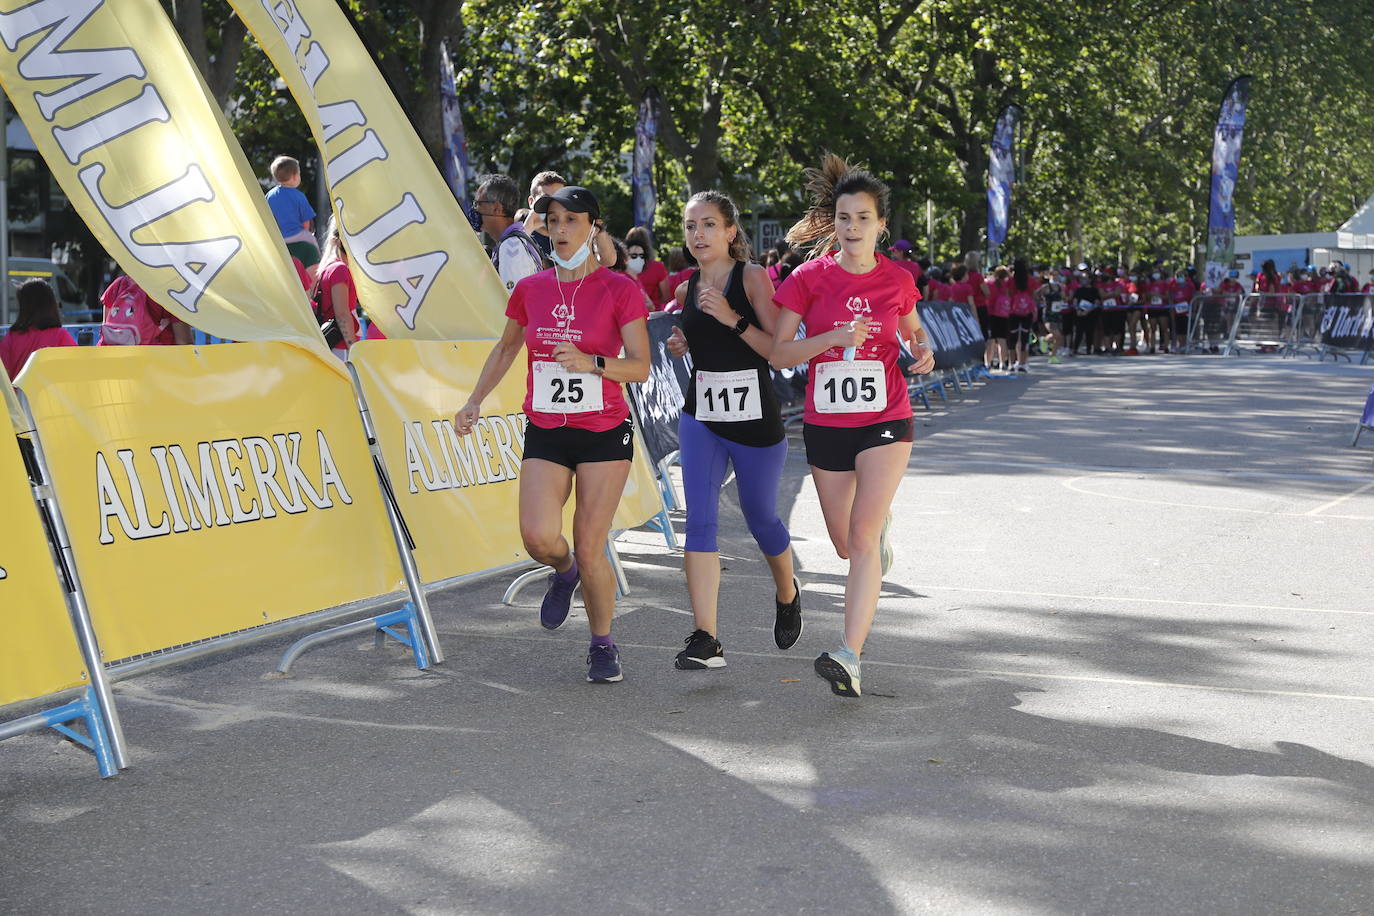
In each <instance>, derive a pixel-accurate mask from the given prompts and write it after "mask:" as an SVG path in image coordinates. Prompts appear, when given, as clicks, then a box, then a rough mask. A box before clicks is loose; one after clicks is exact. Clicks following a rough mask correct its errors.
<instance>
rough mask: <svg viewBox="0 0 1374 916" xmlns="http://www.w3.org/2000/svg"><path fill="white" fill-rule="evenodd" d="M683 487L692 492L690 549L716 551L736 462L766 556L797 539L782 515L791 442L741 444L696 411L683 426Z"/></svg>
mask: <svg viewBox="0 0 1374 916" xmlns="http://www.w3.org/2000/svg"><path fill="white" fill-rule="evenodd" d="M678 448H679V449H680V453H681V457H680V460H681V462H682V485H683V489H685V490H686V491H687V547H686V549H687V550H690V551H693V552H695V553H714V552H715V551H716V529H717V518H718V517H719V515H720V488H721V485H722V484H723V483H724V482H725V471H726V468H727V467H728V466H729V465H730V464H731V463H732V462H733V463H734V465H735V489H736V490H737V491H738V492H739V504H740V508H741V509H743V510H744V521H745V523H746V524H747V525H748V526H749V533H750V534H752V535H753V536H754V540H755V541H757V542H758V545H759V549H760V550H762V551H763V555H764V556H766V557H775V556H777V555H778V554H780V553H782V552H783V551H784V550H786V549H787V546H788V545H789V544H791V543H792V538H791V536H790V535H789V534H788V533H787V526H786V525H784V524H783V523H782V519H780V518H778V483H779V481H780V480H781V479H782V466H783V463H784V462H785V461H786V460H787V440H786V439H783V440H782V441H781V442H779V443H777V444H776V445H768V446H764V447H763V448H758V447H756V446H750V445H740V444H739V443H738V442H731V441H730V440H729V439H724V438H722V437H720V436H717V435H716V434H715V433H713V432H711V431H710V430H709V429H707V428H706V425H705V424H704V423H702V422H701V421H700V420H698V419H697V418H696V417H694V416H692V415H691V414H687V413H684V414H683V415H682V420H681V421H680V422H679V424H678Z"/></svg>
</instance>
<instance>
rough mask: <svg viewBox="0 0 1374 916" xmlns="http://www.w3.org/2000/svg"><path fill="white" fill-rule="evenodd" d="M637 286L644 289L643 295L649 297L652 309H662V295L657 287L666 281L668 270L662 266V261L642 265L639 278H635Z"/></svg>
mask: <svg viewBox="0 0 1374 916" xmlns="http://www.w3.org/2000/svg"><path fill="white" fill-rule="evenodd" d="M635 279H636V280H638V281H639V285H640V286H642V287H644V295H646V296H648V297H649V301H650V302H652V303H653V304H654V308H660V309H661V308H663V293H662V292H661V291H660V290H659V288H658V285H659V284H660V283H662V282H663V281H664V280H666V279H668V268H667V267H664V266H663V262H662V261H650V262H649V263H648V264H645V265H644V269H643V270H642V271H640V273H639V276H637V277H635Z"/></svg>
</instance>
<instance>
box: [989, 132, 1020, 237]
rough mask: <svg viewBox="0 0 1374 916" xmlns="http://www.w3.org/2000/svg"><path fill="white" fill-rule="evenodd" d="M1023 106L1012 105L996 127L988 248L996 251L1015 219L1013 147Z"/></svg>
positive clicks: (990, 156) (990, 186)
mask: <svg viewBox="0 0 1374 916" xmlns="http://www.w3.org/2000/svg"><path fill="white" fill-rule="evenodd" d="M1020 120H1021V109H1020V107H1019V106H1017V105H1008V106H1007V107H1006V108H1003V109H1002V114H1001V115H1000V116H999V117H998V118H997V126H996V127H994V128H993V131H992V150H991V152H990V153H989V155H988V250H989V251H994V252H995V251H996V250H997V249H998V248H1000V247H1001V246H1002V243H1003V242H1005V241H1006V240H1007V227H1008V225H1010V223H1011V186H1012V182H1013V181H1015V177H1016V159H1015V156H1014V152H1013V150H1012V143H1013V138H1014V137H1015V136H1016V124H1017V122H1018V121H1020Z"/></svg>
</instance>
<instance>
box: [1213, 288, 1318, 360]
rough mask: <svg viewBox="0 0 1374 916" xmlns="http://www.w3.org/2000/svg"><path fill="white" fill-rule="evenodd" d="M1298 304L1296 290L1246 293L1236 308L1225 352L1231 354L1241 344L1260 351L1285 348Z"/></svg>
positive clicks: (1276, 350)
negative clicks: (1293, 291)
mask: <svg viewBox="0 0 1374 916" xmlns="http://www.w3.org/2000/svg"><path fill="white" fill-rule="evenodd" d="M1299 305H1300V299H1299V297H1298V296H1297V295H1296V294H1295V293H1249V294H1247V295H1246V296H1245V298H1244V299H1243V300H1242V301H1241V305H1240V308H1238V309H1236V314H1235V318H1234V320H1233V321H1232V322H1231V333H1230V334H1229V335H1228V336H1227V338H1226V349H1225V350H1224V351H1223V352H1224V353H1225V354H1226V355H1228V356H1229V355H1231V354H1233V353H1237V352H1239V350H1240V345H1241V344H1248V345H1249V346H1250V347H1251V348H1253V349H1255V350H1258V351H1260V352H1264V351H1266V350H1267V351H1269V352H1278V351H1279V350H1280V349H1283V350H1285V351H1286V350H1287V348H1288V347H1289V342H1290V341H1291V339H1292V331H1293V327H1294V320H1295V318H1296V313H1297V309H1298V306H1299Z"/></svg>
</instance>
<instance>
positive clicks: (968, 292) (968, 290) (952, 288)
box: [945, 280, 973, 302]
mask: <svg viewBox="0 0 1374 916" xmlns="http://www.w3.org/2000/svg"><path fill="white" fill-rule="evenodd" d="M972 295H973V287H972V286H969V284H968V281H967V280H959V281H957V282H954V283H948V284H946V285H945V298H946V299H948V300H949V301H950V302H968V301H969V298H970V297H971V296H972Z"/></svg>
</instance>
